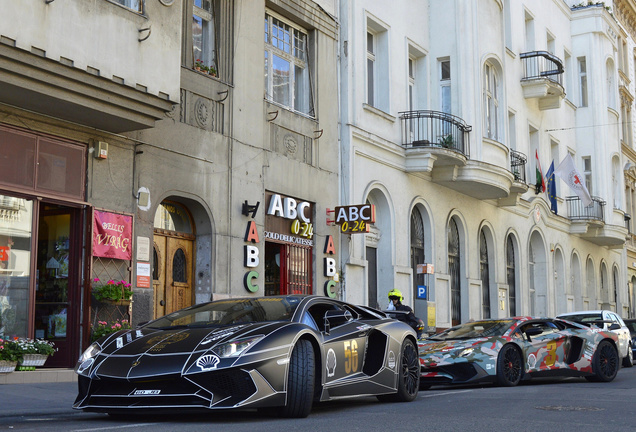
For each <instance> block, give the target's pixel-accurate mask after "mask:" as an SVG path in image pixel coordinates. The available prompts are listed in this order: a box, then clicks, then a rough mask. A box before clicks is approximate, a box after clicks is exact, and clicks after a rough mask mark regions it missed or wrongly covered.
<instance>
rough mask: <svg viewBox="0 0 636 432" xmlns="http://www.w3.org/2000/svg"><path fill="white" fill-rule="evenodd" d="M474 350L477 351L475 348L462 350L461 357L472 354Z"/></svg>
mask: <svg viewBox="0 0 636 432" xmlns="http://www.w3.org/2000/svg"><path fill="white" fill-rule="evenodd" d="M473 351H475V349H474V348H466V349H465V350H462V352H460V353H459V356H460V357H468V356H469V355H471V354H472V353H473Z"/></svg>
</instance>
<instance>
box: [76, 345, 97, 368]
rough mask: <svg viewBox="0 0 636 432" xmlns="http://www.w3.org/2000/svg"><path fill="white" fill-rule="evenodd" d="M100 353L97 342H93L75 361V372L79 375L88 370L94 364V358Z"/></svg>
mask: <svg viewBox="0 0 636 432" xmlns="http://www.w3.org/2000/svg"><path fill="white" fill-rule="evenodd" d="M100 352H102V348H101V346H100V345H99V344H98V343H97V342H93V343H92V344H91V345H90V346H89V347H88V348H86V350H85V351H84V352H83V353H82V355H81V356H80V358H79V359H78V360H77V367H76V368H75V371H76V372H77V373H80V374H81V373H84V372H85V371H86V370H88V369H89V368H90V367H91V365H92V364H93V363H94V362H95V357H97V355H98V354H99V353H100Z"/></svg>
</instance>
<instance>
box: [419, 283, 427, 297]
mask: <svg viewBox="0 0 636 432" xmlns="http://www.w3.org/2000/svg"><path fill="white" fill-rule="evenodd" d="M417 298H418V299H420V300H426V285H418V286H417Z"/></svg>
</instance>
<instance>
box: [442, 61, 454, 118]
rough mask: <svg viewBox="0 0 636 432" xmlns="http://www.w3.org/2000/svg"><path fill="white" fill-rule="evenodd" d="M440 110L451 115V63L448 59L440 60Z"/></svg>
mask: <svg viewBox="0 0 636 432" xmlns="http://www.w3.org/2000/svg"><path fill="white" fill-rule="evenodd" d="M439 86H440V108H441V110H442V112H445V113H448V114H451V108H452V107H451V63H450V60H448V59H441V60H439Z"/></svg>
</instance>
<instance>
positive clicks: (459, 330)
mask: <svg viewBox="0 0 636 432" xmlns="http://www.w3.org/2000/svg"><path fill="white" fill-rule="evenodd" d="M514 322H515V321H514V320H492V321H477V322H469V323H465V324H461V325H459V326H456V327H452V328H449V329H448V330H446V331H444V332H442V333H440V334H437V335H435V336H432V337H430V338H429V339H430V340H451V339H473V338H481V337H490V336H503V334H504V333H505V332H506V331H507V330H508V329H509V328H510V326H511V325H512V324H513V323H514Z"/></svg>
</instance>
